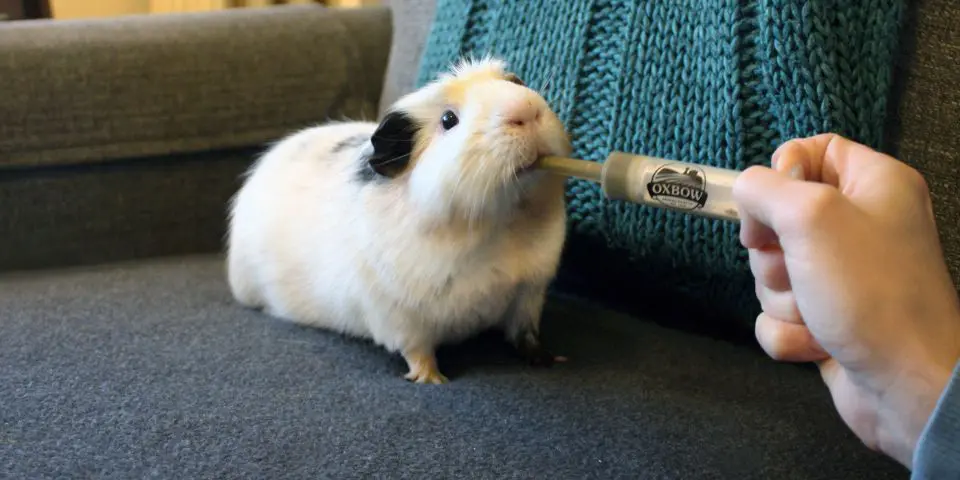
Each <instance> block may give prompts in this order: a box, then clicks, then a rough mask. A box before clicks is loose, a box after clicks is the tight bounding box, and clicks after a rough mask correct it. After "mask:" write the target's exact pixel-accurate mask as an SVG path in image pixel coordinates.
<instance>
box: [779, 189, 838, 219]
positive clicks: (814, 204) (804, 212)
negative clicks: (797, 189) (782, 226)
mask: <svg viewBox="0 0 960 480" xmlns="http://www.w3.org/2000/svg"><path fill="white" fill-rule="evenodd" d="M841 200H842V195H841V193H840V192H839V191H837V190H836V189H835V188H832V187H829V186H826V185H811V189H810V193H809V195H807V196H806V198H805V200H804V201H803V203H800V204H798V205H797V206H796V208H795V209H794V210H793V214H792V215H791V224H792V226H793V227H794V228H797V229H800V230H806V229H809V228H813V227H816V226H818V225H821V224H823V222H825V221H826V220H827V218H828V217H829V216H830V215H831V214H832V213H833V212H834V211H835V210H836V208H837V207H838V206H839V204H840V201H841Z"/></svg>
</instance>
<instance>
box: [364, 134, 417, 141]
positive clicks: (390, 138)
mask: <svg viewBox="0 0 960 480" xmlns="http://www.w3.org/2000/svg"><path fill="white" fill-rule="evenodd" d="M370 138H379V139H381V140H389V141H391V142H407V143H414V142H416V140H410V139H406V138H396V137H384V136H383V135H371V136H370Z"/></svg>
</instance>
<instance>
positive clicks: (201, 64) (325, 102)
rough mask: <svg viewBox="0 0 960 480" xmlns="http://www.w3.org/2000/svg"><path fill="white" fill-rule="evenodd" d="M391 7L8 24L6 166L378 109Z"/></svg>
mask: <svg viewBox="0 0 960 480" xmlns="http://www.w3.org/2000/svg"><path fill="white" fill-rule="evenodd" d="M391 33H392V28H391V23H390V11H389V9H387V8H385V7H370V8H363V9H328V8H324V7H322V6H303V7H300V6H283V7H274V8H256V9H233V10H227V11H220V12H213V13H191V14H165V15H142V16H139V15H138V16H130V17H120V18H114V19H97V20H81V21H65V20H56V21H24V22H12V23H11V24H10V25H8V26H4V27H3V28H0V79H2V86H3V88H2V90H0V169H2V168H3V167H11V166H13V167H20V168H22V167H35V166H44V165H64V164H77V163H81V164H82V163H91V162H97V163H99V162H103V161H104V160H111V159H119V158H131V157H135V156H149V155H162V154H170V153H189V152H194V151H204V150H211V149H223V148H235V147H243V146H250V145H255V144H262V143H266V142H269V141H272V140H274V139H276V138H277V137H278V136H281V135H283V134H286V133H289V132H290V131H291V130H293V129H297V128H301V127H303V126H306V125H308V124H313V123H317V122H322V121H324V120H327V119H331V118H344V117H350V118H370V117H373V116H375V115H376V113H377V106H378V103H379V98H380V92H381V89H382V82H383V76H384V72H385V69H386V65H387V58H388V55H389V51H390V38H391Z"/></svg>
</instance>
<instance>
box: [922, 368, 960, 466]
mask: <svg viewBox="0 0 960 480" xmlns="http://www.w3.org/2000/svg"><path fill="white" fill-rule="evenodd" d="M910 478H912V479H915V480H921V479H923V480H926V479H931V480H932V479H950V478H960V362H957V365H956V367H955V368H954V370H953V376H952V377H951V379H950V383H949V384H947V388H946V389H945V390H944V392H943V395H942V396H941V397H940V400H939V401H938V402H937V406H936V408H935V409H934V411H933V414H932V415H931V416H930V420H929V422H928V423H927V426H926V428H925V429H924V430H923V432H922V434H921V435H920V439H919V440H918V441H917V448H916V450H915V451H914V455H913V475H912V476H911V477H910Z"/></svg>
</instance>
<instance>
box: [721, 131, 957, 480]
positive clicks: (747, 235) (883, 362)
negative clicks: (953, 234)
mask: <svg viewBox="0 0 960 480" xmlns="http://www.w3.org/2000/svg"><path fill="white" fill-rule="evenodd" d="M773 167H774V168H773V169H769V168H764V167H752V168H750V169H747V170H746V171H744V172H743V173H742V174H741V176H740V178H739V179H738V180H737V182H736V184H735V185H734V197H735V199H736V201H737V202H738V204H739V208H740V211H741V218H742V223H741V232H740V240H741V243H742V244H743V245H744V246H745V247H746V248H747V249H748V251H749V256H750V268H751V271H752V272H753V274H754V277H755V279H756V291H757V297H758V299H759V300H760V304H761V306H762V310H763V313H762V314H760V316H759V317H758V318H757V323H756V335H757V339H758V341H759V343H760V344H761V346H762V347H763V348H764V350H765V351H766V352H767V353H768V354H769V355H770V356H771V357H773V358H774V359H778V360H784V361H800V362H807V361H809V362H817V364H818V365H819V367H820V372H821V374H822V376H823V379H824V382H825V383H826V385H827V387H828V389H829V390H830V393H831V395H832V398H833V401H834V404H835V406H836V408H837V411H838V412H839V414H840V416H841V417H842V418H843V420H844V421H845V422H846V424H847V425H848V426H849V427H850V428H851V430H853V432H854V433H855V434H856V435H857V436H858V437H859V438H860V439H861V440H862V441H863V442H864V443H865V444H866V445H867V446H868V447H870V448H873V449H876V450H879V451H882V452H884V453H885V454H887V455H889V456H891V457H892V458H894V459H896V460H897V461H899V462H901V463H902V464H904V465H905V466H907V467H908V468H910V467H911V466H912V456H913V451H914V448H915V446H916V442H917V439H918V437H919V435H920V434H921V433H922V431H923V428H924V427H925V425H926V422H927V420H928V418H929V416H930V414H931V412H932V411H933V408H934V407H935V406H936V402H937V400H938V399H939V397H940V395H941V394H942V391H943V389H944V388H945V386H946V384H947V382H948V380H949V378H950V375H951V372H952V370H953V368H954V366H955V365H956V362H957V361H958V359H960V301H958V298H957V292H956V288H955V286H954V285H953V283H952V280H951V278H950V275H949V273H948V270H947V267H946V263H945V261H944V257H943V253H942V250H941V246H940V240H939V237H938V233H937V228H936V224H935V220H934V215H933V209H932V207H931V201H930V196H929V192H928V189H927V186H926V183H925V182H924V180H923V178H922V176H921V175H920V174H919V173H918V172H916V171H915V170H914V169H912V168H910V167H909V166H907V165H906V164H904V163H901V162H899V161H897V160H895V159H893V158H891V157H889V156H887V155H883V154H881V153H878V152H876V151H874V150H872V149H869V148H867V147H865V146H863V145H860V144H857V143H854V142H852V141H850V140H847V139H845V138H842V137H839V136H836V135H830V134H824V135H818V136H814V137H810V138H804V139H796V140H792V141H789V142H786V143H785V144H783V145H782V146H781V147H780V148H778V149H777V151H776V152H775V153H774V156H773ZM791 177H792V178H791ZM801 179H803V180H805V181H803V180H801Z"/></svg>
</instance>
